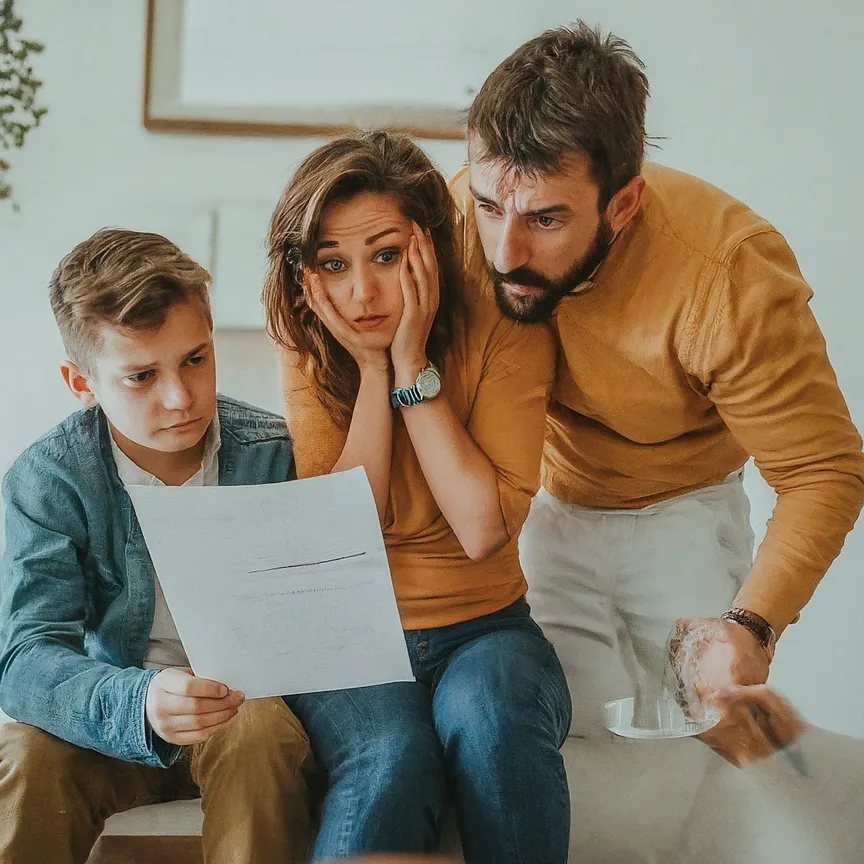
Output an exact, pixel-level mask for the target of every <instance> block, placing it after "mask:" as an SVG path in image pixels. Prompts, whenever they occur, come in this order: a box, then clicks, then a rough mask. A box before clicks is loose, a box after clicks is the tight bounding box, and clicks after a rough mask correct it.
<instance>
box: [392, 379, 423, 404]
mask: <svg viewBox="0 0 864 864" xmlns="http://www.w3.org/2000/svg"><path fill="white" fill-rule="evenodd" d="M422 401H423V397H422V396H421V395H420V390H419V389H418V387H417V385H416V384H412V385H411V386H410V387H397V388H396V389H395V390H393V391H391V393H390V405H391V406H392V407H393V408H410V407H411V406H412V405H419V404H420V403H421V402H422Z"/></svg>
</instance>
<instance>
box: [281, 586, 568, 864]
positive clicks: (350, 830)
mask: <svg viewBox="0 0 864 864" xmlns="http://www.w3.org/2000/svg"><path fill="white" fill-rule="evenodd" d="M405 639H406V642H407V645H408V653H409V656H410V658H411V664H412V667H413V670H414V674H415V676H416V678H417V681H416V682H415V683H399V684H384V685H380V686H377V687H363V688H359V689H355V690H338V691H332V692H326V693H309V694H304V695H299V696H289V697H286V702H287V703H288V705H289V707H290V708H291V709H292V710H293V711H294V713H295V714H296V715H297V716H298V717H299V718H300V721H301V722H302V723H303V726H304V728H305V729H306V732H307V733H308V735H309V738H310V739H311V742H312V748H313V750H314V752H315V756H316V759H317V760H318V764H319V765H320V766H321V768H322V769H323V770H324V771H326V772H327V774H328V779H329V788H328V792H327V796H326V798H325V801H324V808H323V812H322V824H321V829H320V832H319V834H318V838H317V840H316V843H315V847H314V853H313V860H322V859H327V858H340V857H346V856H348V855H356V854H359V853H364V852H423V851H430V850H434V849H436V848H437V845H438V838H439V821H440V818H441V814H442V812H443V810H444V808H445V805H446V801H447V796H448V794H452V796H453V801H454V803H455V807H456V813H457V816H458V819H459V828H460V832H461V836H462V844H463V849H464V853H465V859H466V861H468V862H470V864H486V862H488V864H492V862H494V864H564V862H566V861H567V848H568V843H569V837H570V798H569V793H568V789H567V777H566V775H565V773H564V763H563V760H562V758H561V754H560V752H559V748H560V746H561V744H562V743H563V742H564V739H565V737H566V735H567V731H568V729H569V726H570V710H571V709H570V694H569V691H568V689H567V682H566V680H565V678H564V673H563V671H562V669H561V664H560V663H559V662H558V657H557V656H556V654H555V651H554V649H553V648H552V646H551V645H550V644H549V642H547V641H546V639H545V637H544V636H543V633H542V631H541V630H540V628H539V627H538V626H537V624H536V623H535V622H534V621H533V620H532V619H531V616H530V609H529V607H528V604H527V603H526V602H525V601H524V600H519V601H517V602H516V603H514V604H513V605H511V606H508V607H507V608H506V609H502V610H501V611H500V612H496V613H494V614H492V615H485V616H483V617H481V618H476V619H474V620H473V621H466V622H464V623H460V624H454V625H451V626H449V627H440V628H436V629H433V630H414V631H407V632H406V633H405Z"/></svg>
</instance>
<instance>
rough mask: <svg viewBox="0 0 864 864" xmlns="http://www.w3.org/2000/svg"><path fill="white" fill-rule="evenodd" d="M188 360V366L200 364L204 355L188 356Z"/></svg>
mask: <svg viewBox="0 0 864 864" xmlns="http://www.w3.org/2000/svg"><path fill="white" fill-rule="evenodd" d="M188 362H189V365H190V366H200V365H201V364H202V363H203V362H204V355H203V354H196V355H195V356H194V357H190V358H189V361H188Z"/></svg>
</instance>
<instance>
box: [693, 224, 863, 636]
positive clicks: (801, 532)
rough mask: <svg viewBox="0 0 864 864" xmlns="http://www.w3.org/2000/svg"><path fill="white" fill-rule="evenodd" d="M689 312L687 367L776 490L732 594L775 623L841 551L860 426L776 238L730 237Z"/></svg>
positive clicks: (855, 501)
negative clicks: (693, 321) (699, 324)
mask: <svg viewBox="0 0 864 864" xmlns="http://www.w3.org/2000/svg"><path fill="white" fill-rule="evenodd" d="M706 296H707V302H706V304H705V306H704V307H703V308H701V309H698V308H697V309H695V310H694V316H703V317H704V320H707V321H708V322H709V329H708V332H707V336H706V331H705V330H704V329H702V336H701V337H697V338H695V339H694V343H693V358H692V359H693V361H694V362H693V366H694V371H695V373H696V374H697V376H698V378H699V379H700V380H701V381H702V382H703V385H704V386H705V387H706V389H707V393H708V395H709V398H710V399H711V401H712V402H714V404H715V405H716V406H717V410H718V411H719V413H720V415H721V417H722V419H723V421H724V422H725V423H726V425H727V426H728V428H729V430H730V431H731V433H732V434H733V435H734V436H735V438H736V439H737V440H738V442H739V443H740V444H741V446H742V447H743V448H744V449H745V450H746V451H747V452H748V453H750V454H751V455H752V456H753V457H754V459H755V461H756V465H757V467H758V468H759V471H760V472H761V474H762V476H763V477H764V478H765V480H766V481H767V482H768V483H769V484H770V485H771V486H772V487H773V488H774V490H775V491H776V493H777V503H776V506H775V508H774V513H773V515H772V517H771V520H770V522H769V524H768V531H767V534H766V535H765V539H764V540H763V542H762V545H761V546H760V547H759V550H758V553H757V555H756V560H755V562H754V564H753V568H752V570H751V571H750V575H749V577H748V578H747V579H746V581H745V583H744V585H743V586H742V588H741V590H740V592H739V594H738V597H737V598H736V604H737V605H740V606H743V607H745V608H747V609H751V610H752V611H754V612H756V613H757V614H759V615H762V616H763V617H764V618H766V619H767V620H768V621H769V622H771V624H772V625H773V626H774V627H775V629H776V630H777V632H778V633H779V632H780V631H782V630H783V629H784V628H785V627H786V626H787V625H788V624H789V623H791V622H792V621H793V620H794V619H795V618H796V616H797V615H798V612H799V611H800V610H801V609H802V608H803V606H804V605H805V604H806V603H807V601H808V600H809V599H810V597H811V596H812V594H813V592H814V590H815V589H816V586H817V585H818V583H819V581H820V579H821V578H822V577H823V576H824V575H825V572H826V570H827V569H828V567H829V566H830V565H831V563H832V561H833V560H834V559H835V558H836V557H837V555H838V554H839V552H840V550H841V548H842V546H843V542H844V540H845V537H846V535H847V534H848V532H849V531H850V530H851V528H852V526H853V525H854V523H855V520H856V519H857V517H858V514H859V512H860V510H861V506H862V502H864V454H862V452H861V436H860V435H859V434H858V431H857V430H856V428H855V426H854V425H853V423H852V420H851V418H850V416H849V410H848V408H847V406H846V402H845V401H844V399H843V395H842V394H841V392H840V389H839V387H838V385H837V379H836V377H835V375H834V370H833V369H832V368H831V364H830V362H829V360H828V354H827V352H826V347H825V340H824V338H823V336H822V333H821V332H820V330H819V326H818V324H817V323H816V319H815V318H814V316H813V313H812V312H811V310H810V306H809V302H810V299H811V297H812V291H811V290H810V288H809V286H808V285H807V283H806V282H805V281H804V279H803V277H802V276H801V273H800V271H799V269H798V265H797V262H796V261H795V257H794V255H793V254H792V251H791V249H790V248H789V247H788V245H787V244H786V242H785V240H784V239H783V237H782V236H781V235H780V234H778V233H777V232H776V231H765V232H763V233H760V234H756V235H754V236H751V237H749V238H747V239H746V240H744V241H743V242H741V243H739V244H738V246H737V247H736V248H735V250H734V251H733V252H732V254H731V255H730V257H729V259H728V260H727V261H726V262H725V263H724V264H723V265H722V266H720V267H719V269H718V272H717V273H716V274H715V278H714V280H713V287H712V289H711V290H710V291H709V292H707V295H706Z"/></svg>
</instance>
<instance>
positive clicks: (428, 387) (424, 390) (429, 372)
mask: <svg viewBox="0 0 864 864" xmlns="http://www.w3.org/2000/svg"><path fill="white" fill-rule="evenodd" d="M417 389H418V390H419V391H420V395H421V396H422V397H423V398H424V399H434V398H435V397H436V396H437V395H438V394H439V393H440V392H441V378H440V376H439V375H438V373H437V372H436V371H435V370H434V369H424V370H423V371H422V372H421V373H420V374H419V375H418V376H417Z"/></svg>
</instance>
